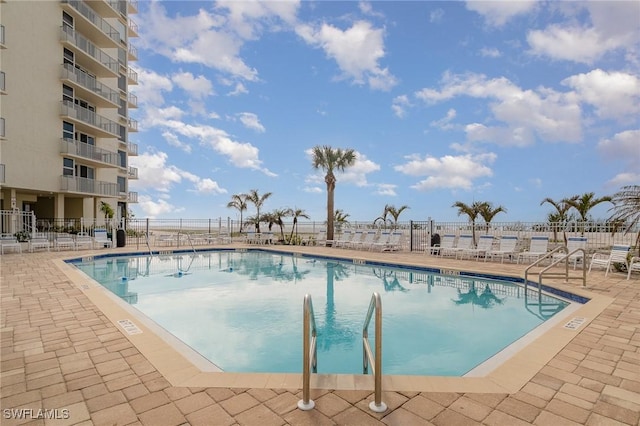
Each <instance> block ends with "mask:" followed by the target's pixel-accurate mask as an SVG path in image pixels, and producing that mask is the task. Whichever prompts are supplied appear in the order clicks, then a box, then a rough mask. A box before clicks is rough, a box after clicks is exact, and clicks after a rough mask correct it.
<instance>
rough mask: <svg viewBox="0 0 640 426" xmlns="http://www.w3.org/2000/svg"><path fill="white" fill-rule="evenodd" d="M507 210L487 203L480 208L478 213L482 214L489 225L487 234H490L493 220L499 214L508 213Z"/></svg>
mask: <svg viewBox="0 0 640 426" xmlns="http://www.w3.org/2000/svg"><path fill="white" fill-rule="evenodd" d="M506 212H507V209H506V208H504V207H502V206H498V207H495V208H494V207H493V204H491V203H489V202H486V203H483V204H482V205H481V206H480V210H479V211H478V213H479V214H480V216H481V217H482V218H483V219H484V221H485V223H486V224H487V234H488V233H489V224H490V223H491V221H492V220H493V218H494V217H495V216H496V215H497V214H498V213H506Z"/></svg>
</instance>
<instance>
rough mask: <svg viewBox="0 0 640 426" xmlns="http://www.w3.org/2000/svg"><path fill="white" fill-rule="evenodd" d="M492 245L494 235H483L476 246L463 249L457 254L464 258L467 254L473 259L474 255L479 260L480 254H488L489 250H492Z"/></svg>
mask: <svg viewBox="0 0 640 426" xmlns="http://www.w3.org/2000/svg"><path fill="white" fill-rule="evenodd" d="M492 247H493V235H481V236H480V239H479V240H478V245H477V246H476V247H475V248H474V247H471V248H468V249H462V250H460V251H459V252H458V253H457V254H460V259H464V257H465V256H467V257H468V258H469V259H471V257H472V256H474V257H475V258H476V260H478V259H479V258H480V256H486V253H487V251H489V250H491V248H492ZM456 258H457V256H456Z"/></svg>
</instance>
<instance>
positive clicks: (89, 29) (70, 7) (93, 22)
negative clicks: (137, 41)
mask: <svg viewBox="0 0 640 426" xmlns="http://www.w3.org/2000/svg"><path fill="white" fill-rule="evenodd" d="M92 3H93V2H92ZM62 7H63V9H65V10H66V11H67V12H68V13H70V14H71V15H74V16H75V17H76V20H75V29H76V30H78V31H80V32H81V33H84V34H91V41H93V42H94V43H95V44H97V45H98V46H101V47H118V46H119V45H120V33H118V30H116V29H115V28H113V27H112V26H111V25H109V24H108V23H107V22H106V21H105V20H104V19H102V18H101V17H100V15H98V14H97V13H96V12H95V11H94V10H93V9H92V8H91V7H90V6H89V5H88V4H87V3H86V2H84V1H82V0H62ZM82 18H84V19H82Z"/></svg>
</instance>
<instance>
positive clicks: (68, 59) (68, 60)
mask: <svg viewBox="0 0 640 426" xmlns="http://www.w3.org/2000/svg"><path fill="white" fill-rule="evenodd" d="M63 60H64V63H65V64H70V65H73V64H74V63H75V60H74V55H73V51H72V50H69V49H67V48H66V47H65V49H64V58H63Z"/></svg>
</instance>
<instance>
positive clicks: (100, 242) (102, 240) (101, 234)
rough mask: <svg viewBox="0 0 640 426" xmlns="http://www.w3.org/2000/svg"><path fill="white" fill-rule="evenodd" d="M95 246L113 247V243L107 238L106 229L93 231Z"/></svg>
mask: <svg viewBox="0 0 640 426" xmlns="http://www.w3.org/2000/svg"><path fill="white" fill-rule="evenodd" d="M93 244H94V246H98V247H99V248H104V247H113V241H111V240H110V239H109V237H108V236H107V230H106V229H95V230H94V231H93Z"/></svg>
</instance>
